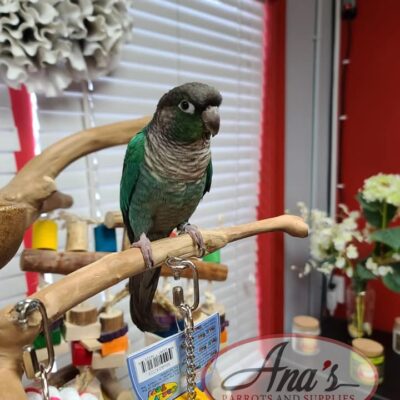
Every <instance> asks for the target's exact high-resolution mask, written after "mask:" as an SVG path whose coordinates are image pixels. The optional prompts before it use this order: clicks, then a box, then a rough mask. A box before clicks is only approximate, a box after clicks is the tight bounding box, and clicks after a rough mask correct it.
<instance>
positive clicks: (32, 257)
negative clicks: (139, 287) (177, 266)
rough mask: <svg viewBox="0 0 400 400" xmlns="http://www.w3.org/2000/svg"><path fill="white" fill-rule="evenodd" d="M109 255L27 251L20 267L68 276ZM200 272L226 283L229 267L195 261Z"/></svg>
mask: <svg viewBox="0 0 400 400" xmlns="http://www.w3.org/2000/svg"><path fill="white" fill-rule="evenodd" d="M107 254H111V253H102V252H75V251H66V252H65V253H57V252H55V251H51V250H36V249H25V250H24V251H23V252H22V254H21V257H20V267H21V270H22V271H25V272H28V271H29V272H40V273H43V274H45V273H52V274H61V275H68V274H70V273H71V272H74V271H76V270H77V269H80V268H83V267H85V266H86V265H88V264H90V263H92V262H94V261H97V260H100V258H103V257H104V256H106V255H107ZM193 262H194V263H195V265H196V267H197V269H198V271H199V278H200V279H205V280H208V281H225V280H226V278H227V276H228V267H227V266H226V265H224V264H218V263H212V262H205V261H201V260H197V259H195V260H193ZM161 275H162V276H172V272H171V269H170V268H167V267H166V266H162V267H161ZM182 277H183V278H190V277H191V272H190V271H189V270H184V271H182Z"/></svg>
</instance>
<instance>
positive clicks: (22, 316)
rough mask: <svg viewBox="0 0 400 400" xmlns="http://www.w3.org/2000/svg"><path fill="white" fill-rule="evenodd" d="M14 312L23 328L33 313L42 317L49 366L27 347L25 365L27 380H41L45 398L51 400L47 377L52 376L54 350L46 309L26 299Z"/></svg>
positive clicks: (23, 357) (24, 353)
mask: <svg viewBox="0 0 400 400" xmlns="http://www.w3.org/2000/svg"><path fill="white" fill-rule="evenodd" d="M14 310H15V311H16V312H17V313H18V323H19V324H20V325H22V327H23V328H25V327H26V324H27V323H28V315H29V314H30V313H32V312H33V311H36V310H38V311H39V312H40V314H41V316H42V327H43V333H44V337H45V339H46V348H47V356H48V358H47V365H44V364H42V363H39V362H38V359H37V356H36V351H35V349H34V348H33V347H32V346H26V347H25V348H24V351H23V356H22V359H23V365H24V370H25V374H26V376H27V378H29V379H34V378H37V379H40V380H41V383H42V389H43V397H44V398H45V399H49V389H48V384H47V376H48V374H50V372H51V370H52V368H53V364H54V348H53V343H52V341H51V334H50V327H49V320H48V318H47V312H46V308H45V306H44V305H43V303H42V302H41V301H40V300H38V299H25V300H21V301H20V302H18V303H17V304H16V305H15V307H14Z"/></svg>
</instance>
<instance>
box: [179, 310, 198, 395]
mask: <svg viewBox="0 0 400 400" xmlns="http://www.w3.org/2000/svg"><path fill="white" fill-rule="evenodd" d="M180 308H181V310H182V312H183V315H184V323H185V329H184V335H185V352H186V382H187V388H186V390H187V394H188V396H187V398H188V400H195V399H196V391H195V388H196V363H195V353H194V339H193V332H194V325H193V315H192V309H191V307H190V306H189V305H187V304H182V305H181V306H180Z"/></svg>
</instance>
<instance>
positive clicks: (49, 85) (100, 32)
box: [0, 0, 132, 96]
mask: <svg viewBox="0 0 400 400" xmlns="http://www.w3.org/2000/svg"><path fill="white" fill-rule="evenodd" d="M131 29H132V18H131V16H130V15H129V12H128V1H127V0H0V78H1V79H2V80H3V81H4V82H5V83H6V84H7V85H8V86H10V87H13V88H18V87H20V85H22V84H24V85H26V86H27V88H28V90H30V91H34V92H37V93H44V94H46V95H47V96H54V95H58V94H60V93H61V92H62V90H63V89H65V88H66V87H67V86H68V85H69V84H70V83H71V82H72V81H81V80H91V79H95V78H96V77H98V76H100V75H104V74H106V73H108V72H110V71H111V70H112V69H113V68H114V67H115V65H116V62H117V60H118V56H119V53H120V50H121V47H122V43H123V42H124V41H125V40H126V39H127V38H129V36H130V34H131Z"/></svg>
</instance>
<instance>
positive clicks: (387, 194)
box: [292, 174, 400, 292]
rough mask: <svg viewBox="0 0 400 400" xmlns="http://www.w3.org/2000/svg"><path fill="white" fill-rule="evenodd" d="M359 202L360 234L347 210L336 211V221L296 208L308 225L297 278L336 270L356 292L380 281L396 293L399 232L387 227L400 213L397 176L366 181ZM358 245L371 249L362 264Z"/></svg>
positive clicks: (353, 215)
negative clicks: (305, 250) (307, 257)
mask: <svg viewBox="0 0 400 400" xmlns="http://www.w3.org/2000/svg"><path fill="white" fill-rule="evenodd" d="M358 201H359V203H360V206H361V210H362V216H363V217H364V218H365V222H366V224H365V228H362V229H361V228H360V227H359V225H360V222H361V213H360V212H359V211H349V210H348V208H347V207H346V206H345V205H340V206H339V209H340V214H339V216H338V219H337V220H334V219H333V218H331V217H329V216H328V215H327V214H326V213H325V212H324V211H321V210H317V209H313V210H311V211H310V210H308V209H307V207H306V205H305V204H304V203H302V202H301V203H298V207H299V209H300V213H301V215H302V217H303V218H304V219H305V220H306V221H308V222H309V225H310V255H311V258H310V260H309V261H307V262H306V264H305V267H304V269H303V270H302V271H301V272H300V276H304V275H307V274H308V273H310V272H311V271H312V270H313V269H316V270H318V271H321V272H323V273H325V274H328V275H329V274H331V273H332V272H333V270H335V269H339V270H342V271H344V273H346V275H347V276H348V277H349V278H351V279H353V281H355V282H356V283H357V287H359V288H362V287H364V286H365V283H366V281H368V280H370V279H376V278H379V279H382V281H383V283H384V284H385V285H386V286H387V287H388V288H389V289H391V290H394V291H396V292H400V269H399V267H400V227H393V226H389V223H391V222H393V221H394V220H395V219H396V217H397V215H398V211H399V208H400V175H394V174H389V175H385V174H378V175H375V176H372V177H370V178H368V179H366V180H365V182H364V185H363V188H362V189H361V190H360V192H359V194H358ZM362 243H364V244H369V245H373V247H374V248H373V250H372V251H371V254H370V255H369V256H368V257H367V258H365V259H360V255H359V251H358V246H359V245H360V244H362ZM292 269H297V268H296V267H292Z"/></svg>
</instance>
